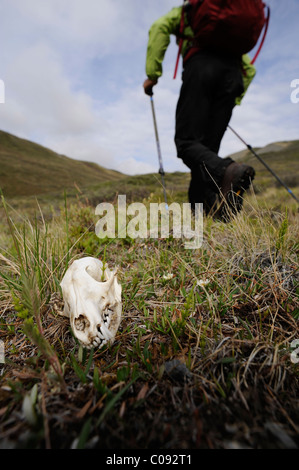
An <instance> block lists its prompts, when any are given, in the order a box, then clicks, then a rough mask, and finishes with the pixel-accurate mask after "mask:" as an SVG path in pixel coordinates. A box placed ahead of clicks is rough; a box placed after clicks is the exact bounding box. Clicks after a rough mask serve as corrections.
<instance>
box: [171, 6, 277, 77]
mask: <svg viewBox="0 0 299 470" xmlns="http://www.w3.org/2000/svg"><path fill="white" fill-rule="evenodd" d="M265 7H266V5H265V4H264V3H263V2H262V0H189V1H185V2H184V5H183V8H182V17H181V24H180V33H179V37H180V42H179V52H178V58H177V62H176V67H175V73H174V77H173V78H175V77H176V73H177V68H178V62H179V57H180V53H181V49H182V44H183V40H184V39H186V38H185V37H184V35H183V32H184V27H185V24H184V17H185V12H186V13H187V17H188V23H189V25H190V26H191V28H192V30H193V33H194V39H193V40H192V44H191V47H190V48H189V50H188V51H187V53H186V55H185V57H184V61H186V60H187V59H189V58H190V57H191V56H192V55H193V54H194V53H195V52H197V51H199V50H203V49H208V50H216V51H218V52H224V53H226V54H230V55H235V56H242V55H243V54H246V53H247V52H249V51H250V50H251V49H253V47H254V46H255V45H256V43H257V41H258V39H259V36H260V34H261V32H262V29H263V27H264V26H265V31H264V35H263V39H262V42H261V45H260V47H259V49H258V51H257V53H256V55H255V57H254V59H253V60H252V63H253V62H255V60H256V58H257V56H258V54H259V52H260V50H261V48H262V45H263V43H264V40H265V37H266V33H267V29H268V24H269V18H270V9H269V7H267V9H268V15H267V18H266V17H265V13H264V8H265Z"/></svg>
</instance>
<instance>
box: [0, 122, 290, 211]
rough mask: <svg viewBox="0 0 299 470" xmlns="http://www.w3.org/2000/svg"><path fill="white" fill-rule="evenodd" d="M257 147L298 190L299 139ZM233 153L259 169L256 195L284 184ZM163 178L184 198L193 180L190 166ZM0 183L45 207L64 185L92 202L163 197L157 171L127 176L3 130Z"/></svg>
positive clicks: (246, 154)
mask: <svg viewBox="0 0 299 470" xmlns="http://www.w3.org/2000/svg"><path fill="white" fill-rule="evenodd" d="M255 150H256V151H257V152H258V154H259V155H260V156H261V157H262V158H263V160H265V162H267V163H268V165H269V166H270V167H271V168H272V169H273V170H274V171H275V172H276V173H277V175H278V176H279V177H280V178H281V179H282V180H283V181H284V182H285V183H286V184H287V185H288V186H289V187H290V188H292V189H294V188H295V193H296V194H297V192H298V191H297V188H298V186H299V140H296V141H289V142H275V143H271V144H268V145H266V146H265V147H263V148H255ZM231 157H232V158H233V159H234V160H236V161H240V162H245V163H248V164H250V165H252V166H253V167H254V168H255V170H256V177H255V180H254V190H255V192H256V193H261V192H263V193H264V192H265V190H266V189H267V190H270V192H271V190H272V191H273V189H275V188H278V187H279V186H280V185H279V183H278V182H277V181H276V180H275V178H274V177H273V176H272V175H271V174H270V173H269V171H268V170H267V169H266V168H265V167H264V166H263V165H262V164H261V163H260V162H259V161H258V160H257V158H256V157H255V156H254V155H253V154H252V153H251V152H250V151H249V150H248V149H244V150H242V151H240V152H237V153H235V154H233V155H231ZM165 179H166V187H167V193H168V194H169V197H170V199H175V200H176V201H181V202H183V201H186V198H187V191H188V186H189V181H190V173H189V172H187V167H186V173H182V172H174V173H167V174H166V178H165ZM0 187H1V189H2V191H3V192H4V195H5V196H6V198H10V199H11V198H13V199H14V202H15V203H16V204H17V205H22V206H23V205H24V204H27V205H28V204H29V206H30V205H31V204H32V201H33V202H34V199H35V196H38V198H39V201H40V202H41V203H43V202H44V203H45V204H46V205H48V204H49V203H50V202H51V203H52V202H55V201H59V200H61V196H62V195H63V191H64V189H66V190H67V194H68V198H69V199H73V198H74V197H75V198H77V197H78V188H79V189H80V191H82V197H83V198H86V199H88V200H89V202H90V203H91V204H93V205H96V204H97V203H98V202H101V201H113V200H115V198H116V197H117V194H126V196H127V201H128V202H129V201H130V200H135V201H136V200H142V199H143V198H148V197H149V196H150V195H153V194H155V195H156V196H157V197H158V198H160V199H163V194H162V186H161V178H160V176H159V174H158V173H153V174H146V175H135V176H132V175H131V176H129V175H124V174H122V173H119V172H117V171H113V170H108V169H106V168H103V167H101V166H99V165H97V164H96V163H91V162H85V161H78V160H74V159H71V158H69V157H66V156H64V155H59V154H57V153H55V152H53V151H52V150H49V149H47V148H45V147H42V146H41V145H38V144H36V143H33V142H30V141H28V140H24V139H20V138H18V137H16V136H13V135H11V134H8V133H6V132H3V131H0ZM271 188H272V189H271ZM34 204H35V203H34Z"/></svg>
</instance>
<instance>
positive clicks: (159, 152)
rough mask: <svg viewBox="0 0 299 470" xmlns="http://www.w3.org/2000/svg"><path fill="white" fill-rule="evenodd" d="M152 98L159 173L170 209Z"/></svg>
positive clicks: (151, 97)
mask: <svg viewBox="0 0 299 470" xmlns="http://www.w3.org/2000/svg"><path fill="white" fill-rule="evenodd" d="M150 99H151V105H152V112H153V120H154V128H155V136H156V142H157V150H158V158H159V173H160V175H161V179H162V186H163V193H164V200H165V205H166V209H167V210H168V204H167V195H166V187H165V179H164V176H165V172H164V168H163V163H162V155H161V147H160V141H159V135H158V127H157V120H156V113H155V107H154V100H153V96H152V95H151V96H150Z"/></svg>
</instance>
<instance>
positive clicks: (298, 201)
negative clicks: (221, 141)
mask: <svg viewBox="0 0 299 470" xmlns="http://www.w3.org/2000/svg"><path fill="white" fill-rule="evenodd" d="M228 128H229V129H230V130H231V131H232V132H233V133H234V134H235V136H237V137H238V139H240V140H241V142H243V144H244V145H246V147H247V148H248V150H250V152H251V153H253V155H254V156H255V157H256V158H257V159H258V160H259V161H260V162H261V163H262V164H263V165H264V166H265V167H266V168H267V170H268V171H270V173H271V174H272V175H273V176H274V178H276V179H277V181H278V182H279V183H280V184H281V185H282V186H283V187H284V188H285V189H286V190H287V192H288V193H289V194H290V195H291V196H292V197H293V198H294V199H295V201H296V202H297V203H299V199H298V198H297V197H296V196H295V194H294V193H293V191H292V190H291V189H290V188H289V187H288V186H287V185H286V184H285V183H284V182H283V181H282V180H281V179H280V178H279V176H277V174H276V173H274V171H273V170H272V169H271V168H270V167H269V165H268V164H267V163H266V162H265V161H264V160H263V159H262V158H261V157H260V156H259V155H258V154H257V153H256V152H255V151H254V150H253V148H252V147H251V145H249V144H247V143H246V142H245V140H244V139H242V137H241V136H240V135H239V134H238V133H237V132H236V131H235V130H234V129H232V128H231V127H230V126H229V125H228Z"/></svg>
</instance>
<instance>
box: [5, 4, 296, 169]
mask: <svg viewBox="0 0 299 470" xmlns="http://www.w3.org/2000/svg"><path fill="white" fill-rule="evenodd" d="M269 3H270V5H271V7H272V17H271V23H270V28H269V33H268V36H267V39H266V43H265V45H264V47H263V49H262V52H261V54H260V56H259V58H258V61H257V69H258V73H257V76H256V78H255V80H254V82H253V84H252V85H251V86H250V88H249V91H248V93H247V95H246V97H245V99H244V101H243V103H242V105H241V106H240V107H236V108H235V110H234V113H233V118H232V127H235V128H236V130H237V131H239V132H240V134H241V135H242V136H243V137H244V138H245V139H246V140H248V142H249V143H251V144H252V145H254V146H255V145H257V146H262V145H266V144H267V143H269V142H272V141H274V140H287V139H296V138H297V135H298V131H297V126H296V123H297V121H298V119H297V116H298V109H299V108H298V106H299V104H297V105H295V104H293V103H291V101H290V94H291V89H290V83H291V81H292V80H293V79H295V78H299V76H298V60H299V51H298V50H297V23H296V19H295V17H296V15H295V13H296V12H297V8H298V5H297V0H288V3H287V5H282V4H279V3H278V2H277V1H276V0H275V1H274V0H269ZM173 6H174V4H173V0H163V1H162V0H144V1H143V2H140V1H139V0H126V1H125V2H123V1H122V0H113V1H112V0H111V1H104V0H85V1H84V2H82V0H51V2H39V1H38V0H26V1H24V0H9V1H8V0H2V2H1V12H2V14H1V17H0V22H1V24H0V41H1V43H2V44H5V47H3V48H2V49H1V51H0V61H1V66H2V68H1V77H0V78H1V79H4V81H5V85H6V103H5V105H1V106H0V117H1V122H2V124H1V127H2V128H3V129H4V130H7V131H8V132H12V133H15V134H17V135H19V136H21V137H24V138H28V139H31V140H34V141H36V142H38V143H40V144H42V145H46V146H48V147H50V148H52V149H53V150H55V151H57V152H59V153H63V154H66V155H68V156H70V157H73V158H78V159H83V160H90V161H95V162H97V163H99V164H101V165H103V166H106V167H108V168H113V169H118V170H120V171H123V172H125V173H129V174H130V173H140V172H141V173H143V172H147V171H150V172H152V171H154V172H155V171H157V169H158V156H157V148H156V141H155V135H154V127H153V118H152V115H151V108H150V101H149V98H148V97H146V96H145V95H144V93H143V90H142V81H143V80H144V78H145V71H144V65H145V53H146V45H147V37H148V35H147V32H148V29H149V27H150V25H151V23H152V22H153V21H154V20H155V19H157V18H158V17H159V16H161V15H162V14H163V13H166V12H167V11H168V10H170V8H172V7H173ZM176 54H177V47H176V45H175V43H174V39H173V40H172V43H171V45H170V47H169V49H168V50H167V53H166V56H165V61H164V64H163V70H164V73H163V77H162V78H161V79H160V80H159V83H158V85H157V87H156V88H155V95H154V103H155V109H156V117H157V122H158V131H159V137H160V144H161V150H162V158H163V163H164V167H165V170H166V171H175V170H180V171H185V170H187V168H186V167H185V166H184V165H183V163H182V162H181V160H179V159H178V158H177V157H176V149H175V145H174V126H175V109H176V103H177V99H178V95H179V89H180V86H181V80H180V76H179V75H178V78H177V79H176V80H173V79H172V75H173V69H174V65H175V59H176ZM180 69H181V64H180ZM242 148H243V144H241V143H240V142H239V141H238V140H237V139H236V137H235V136H233V135H231V133H230V132H227V133H226V135H225V138H224V139H223V142H222V145H221V151H220V154H221V156H225V155H227V154H229V153H232V152H234V151H238V150H240V149H242Z"/></svg>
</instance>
